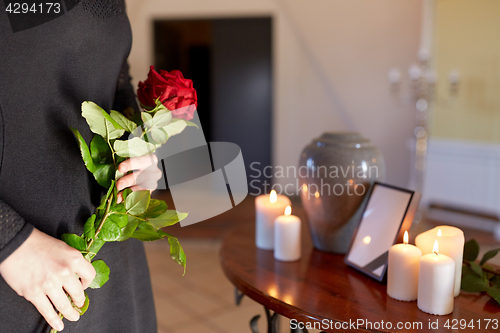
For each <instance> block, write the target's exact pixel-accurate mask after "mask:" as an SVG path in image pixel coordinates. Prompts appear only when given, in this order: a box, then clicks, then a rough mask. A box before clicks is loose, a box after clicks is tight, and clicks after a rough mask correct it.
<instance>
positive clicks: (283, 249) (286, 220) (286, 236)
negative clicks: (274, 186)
mask: <svg viewBox="0 0 500 333" xmlns="http://www.w3.org/2000/svg"><path fill="white" fill-rule="evenodd" d="M291 214H292V207H290V206H288V207H286V209H285V215H281V216H278V217H277V218H276V220H275V221H274V258H275V259H277V260H281V261H296V260H299V259H300V228H301V227H300V219H299V218H298V217H297V216H294V215H291Z"/></svg>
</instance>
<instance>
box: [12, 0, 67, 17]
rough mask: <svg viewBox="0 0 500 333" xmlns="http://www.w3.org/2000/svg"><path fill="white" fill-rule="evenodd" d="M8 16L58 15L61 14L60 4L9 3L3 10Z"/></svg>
mask: <svg viewBox="0 0 500 333" xmlns="http://www.w3.org/2000/svg"><path fill="white" fill-rule="evenodd" d="M5 11H6V12H7V13H9V14H27V13H33V14H37V13H38V14H59V13H60V12H61V4H60V3H59V2H45V3H38V4H37V3H34V4H31V5H30V4H29V3H26V2H11V3H9V4H8V5H7V8H5Z"/></svg>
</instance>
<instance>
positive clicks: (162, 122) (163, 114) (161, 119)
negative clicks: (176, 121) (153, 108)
mask: <svg viewBox="0 0 500 333" xmlns="http://www.w3.org/2000/svg"><path fill="white" fill-rule="evenodd" d="M171 122H172V112H170V111H168V110H167V109H164V110H160V111H158V112H156V114H155V115H154V117H153V119H151V120H149V121H148V122H147V123H144V125H146V126H148V127H149V128H162V127H165V126H167V125H168V124H170V123H171Z"/></svg>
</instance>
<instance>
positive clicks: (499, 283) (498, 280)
mask: <svg viewBox="0 0 500 333" xmlns="http://www.w3.org/2000/svg"><path fill="white" fill-rule="evenodd" d="M490 282H491V283H492V284H493V285H494V286H496V287H498V288H500V276H498V275H495V276H493V278H492V279H491V280H490Z"/></svg>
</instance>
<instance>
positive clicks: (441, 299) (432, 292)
mask: <svg viewBox="0 0 500 333" xmlns="http://www.w3.org/2000/svg"><path fill="white" fill-rule="evenodd" d="M454 282H455V261H454V260H453V259H451V258H450V257H448V256H445V255H444V254H439V247H438V241H437V240H436V241H435V242H434V251H433V253H431V254H426V255H424V256H422V257H421V258H420V271H419V276H418V301H417V306H418V308H419V309H420V310H422V311H423V312H427V313H430V314H434V315H447V314H450V313H452V312H453V301H454V296H453V286H454Z"/></svg>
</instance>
